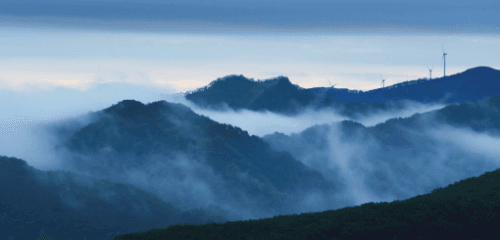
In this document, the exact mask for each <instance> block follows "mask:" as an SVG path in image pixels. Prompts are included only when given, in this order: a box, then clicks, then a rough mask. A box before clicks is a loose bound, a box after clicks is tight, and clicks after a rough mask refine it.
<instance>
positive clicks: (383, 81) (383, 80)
mask: <svg viewBox="0 0 500 240" xmlns="http://www.w3.org/2000/svg"><path fill="white" fill-rule="evenodd" d="M380 78H381V79H382V83H381V84H382V88H384V87H385V85H384V83H385V79H384V78H383V77H382V75H380Z"/></svg>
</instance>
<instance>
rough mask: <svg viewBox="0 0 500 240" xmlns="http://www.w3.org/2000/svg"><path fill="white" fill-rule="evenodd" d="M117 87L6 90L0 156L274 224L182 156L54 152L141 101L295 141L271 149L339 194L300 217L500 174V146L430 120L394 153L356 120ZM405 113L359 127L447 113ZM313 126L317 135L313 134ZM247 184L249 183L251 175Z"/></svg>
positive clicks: (413, 108) (312, 202) (315, 201)
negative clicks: (107, 114) (202, 102)
mask: <svg viewBox="0 0 500 240" xmlns="http://www.w3.org/2000/svg"><path fill="white" fill-rule="evenodd" d="M114 86H118V87H117V88H115V87H111V85H108V86H96V87H94V88H91V89H89V90H88V91H86V92H81V91H77V90H70V89H65V88H58V89H56V90H52V91H51V90H44V91H42V90H39V91H37V93H34V94H31V95H30V94H26V93H13V92H5V91H6V90H3V91H4V92H3V93H8V94H2V95H1V96H2V98H7V97H6V96H8V100H9V101H10V102H11V103H16V104H17V105H14V104H11V105H2V108H3V109H2V110H3V112H6V113H8V114H5V115H2V117H3V118H2V122H1V124H0V154H1V155H6V156H11V157H17V158H20V159H23V160H25V161H27V162H28V164H29V165H31V166H33V167H35V168H37V169H41V170H68V171H72V172H77V173H79V174H82V175H86V176H92V177H96V178H106V179H109V180H112V181H117V182H125V183H131V184H133V185H136V186H139V187H141V188H143V189H145V190H148V191H150V192H152V193H155V194H156V195H158V196H159V197H160V198H162V199H164V200H165V201H168V202H171V203H172V204H173V205H175V206H178V207H180V208H183V209H193V208H200V207H207V206H210V205H217V206H219V207H221V208H223V209H225V210H228V211H230V212H232V213H234V214H235V215H233V216H234V217H235V218H238V219H257V218H262V217H270V216H272V215H273V213H272V212H264V211H261V212H259V211H255V210H253V209H252V206H255V205H256V202H255V201H254V200H252V199H250V198H248V197H247V196H245V195H244V194H242V195H241V200H238V202H236V201H235V200H234V199H230V198H226V197H225V195H224V194H225V193H224V191H225V189H226V186H227V184H228V183H226V182H224V181H223V180H222V177H221V176H218V175H217V174H215V173H214V171H213V169H212V168H211V167H210V166H208V165H207V164H206V163H205V162H204V161H203V159H202V158H201V159H190V158H189V157H188V154H186V153H182V152H176V153H174V154H173V155H170V156H163V155H148V156H147V157H146V158H143V159H136V158H135V157H133V156H124V155H121V154H119V153H117V152H116V151H115V150H114V149H113V148H111V147H109V146H103V147H102V149H101V150H100V152H99V154H97V155H85V154H77V153H75V152H70V151H68V150H67V149H64V148H58V149H57V150H56V148H55V147H56V146H57V145H60V144H62V143H63V140H64V139H65V137H68V136H70V134H71V133H73V132H75V131H77V130H79V129H80V128H82V127H84V126H86V125H87V124H90V123H92V122H94V121H95V120H96V119H95V118H94V117H93V115H92V114H86V113H88V112H89V111H94V112H95V111H99V110H102V109H104V108H107V107H110V106H111V105H113V104H116V103H118V102H119V101H122V100H124V99H136V100H138V101H141V102H142V103H144V104H147V103H148V102H153V101H157V100H167V101H169V102H175V103H182V104H184V105H186V106H188V107H190V108H191V109H192V110H193V111H194V112H196V113H197V114H200V115H204V116H207V117H209V118H211V119H213V120H215V121H217V122H220V123H227V124H231V125H233V126H237V127H240V128H241V129H242V130H244V131H248V133H249V134H250V135H256V136H260V137H262V136H265V135H267V134H273V133H275V132H281V133H284V134H286V135H288V136H285V137H287V140H276V139H271V138H269V136H266V138H265V140H266V141H268V142H270V143H271V144H270V145H271V146H272V147H273V148H274V149H276V150H278V151H281V150H286V151H289V152H290V153H291V154H292V156H294V157H295V158H296V159H297V160H299V161H301V162H302V163H304V164H305V165H306V166H307V167H309V168H311V169H315V170H317V171H319V172H320V173H321V174H322V175H323V176H324V177H325V178H326V179H328V180H330V181H332V182H333V183H335V184H336V186H337V188H336V189H334V190H332V191H331V192H329V193H323V192H319V191H313V190H311V191H308V192H305V193H304V192H302V193H296V194H297V198H298V199H299V202H300V204H299V205H298V206H296V207H295V208H294V209H293V211H294V212H295V213H301V212H315V211H324V210H330V209H337V208H341V207H345V206H354V205H359V204H362V203H366V202H380V201H392V200H395V199H405V198H408V197H412V196H416V195H418V194H424V193H428V192H429V191H431V190H432V189H434V188H436V187H443V186H446V185H447V184H450V183H453V182H456V181H458V180H460V179H464V178H467V177H471V176H477V175H479V174H482V173H484V172H485V171H491V170H494V169H496V168H498V167H500V162H499V161H498V160H497V159H499V157H500V150H498V149H500V148H499V147H498V146H499V143H500V139H499V138H498V136H495V135H492V134H488V133H477V132H474V131H472V130H468V129H464V128H453V127H450V126H447V125H436V124H431V123H432V122H431V120H428V121H429V127H428V128H426V129H422V130H418V131H415V130H410V129H401V132H400V133H401V136H403V139H405V140H407V141H408V143H404V142H401V144H400V145H397V144H394V145H391V146H386V145H385V144H384V143H382V142H381V140H380V139H377V138H375V137H374V136H372V135H370V134H368V132H367V130H366V128H363V129H362V130H356V131H354V132H353V133H349V132H346V131H344V130H342V128H341V126H340V121H342V120H346V119H348V118H346V117H344V116H341V115H339V114H337V113H336V112H335V110H334V109H324V110H319V111H315V110H310V109H308V110H304V111H303V112H301V113H300V114H299V115H297V116H295V117H290V116H285V115H280V114H276V113H271V112H253V111H249V110H240V111H234V110H230V109H229V108H226V109H225V110H224V111H215V110H209V109H202V108H199V107H197V106H195V105H194V104H192V103H190V102H188V101H187V100H186V99H185V98H184V97H182V96H180V95H175V94H172V91H170V92H169V90H168V89H167V90H166V91H163V90H162V91H160V90H158V89H155V88H154V87H142V88H141V87H138V86H136V85H133V84H114ZM115 89H120V90H115ZM56 93H57V94H56ZM41 99H44V100H43V101H41ZM405 106H406V107H405V109H404V110H402V111H391V112H374V113H371V114H369V115H367V116H358V117H357V119H356V122H359V123H361V124H363V125H364V126H365V127H375V126H376V125H377V124H379V123H383V122H385V121H386V120H388V119H390V118H394V117H403V118H404V117H409V116H412V115H413V114H415V113H424V112H428V111H432V110H436V109H440V108H442V107H444V105H439V104H434V105H424V104H419V103H407V104H406V105H405ZM20 116H23V117H20ZM170 120H171V121H172V122H175V123H177V124H178V127H182V128H189V124H190V123H185V122H182V121H181V120H179V119H170ZM322 124H325V125H322ZM313 126H316V128H317V130H306V129H308V128H310V127H313ZM304 130H306V132H307V131H309V133H307V134H309V135H308V136H309V138H308V137H307V136H306V135H307V134H306V135H303V134H304V132H302V131H304ZM301 132H302V133H301ZM394 141H395V143H398V141H397V140H394ZM404 144H408V145H404ZM118 160H120V161H119V162H120V164H117V162H118ZM90 162H93V163H96V165H95V166H94V168H93V169H89V168H87V169H85V168H80V166H81V165H83V164H87V163H90ZM107 166H109V167H107ZM239 176H240V177H241V178H248V176H247V175H246V174H245V173H244V172H241V173H240V174H239ZM254 180H255V181H257V180H256V179H254ZM256 184H257V183H256ZM109 194H112V193H109ZM105 196H106V194H103V197H105ZM68 204H70V205H71V204H73V205H74V204H76V203H70V202H68ZM75 206H76V205H75ZM239 206H240V207H239ZM241 206H248V207H241Z"/></svg>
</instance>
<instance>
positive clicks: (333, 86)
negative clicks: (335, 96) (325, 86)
mask: <svg viewBox="0 0 500 240" xmlns="http://www.w3.org/2000/svg"><path fill="white" fill-rule="evenodd" d="M326 79H328V78H326ZM328 83H329V84H330V87H331V88H335V85H337V83H335V84H333V85H332V83H331V82H330V79H328Z"/></svg>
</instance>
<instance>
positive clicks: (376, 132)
mask: <svg viewBox="0 0 500 240" xmlns="http://www.w3.org/2000/svg"><path fill="white" fill-rule="evenodd" d="M499 103H500V97H491V98H488V99H486V100H484V101H481V102H476V103H462V104H460V105H450V106H447V107H445V108H443V109H440V110H436V111H431V112H427V113H423V114H415V115H413V116H412V117H409V118H396V119H390V120H388V121H386V122H385V123H382V124H378V125H376V126H373V127H365V126H363V125H361V124H359V123H356V122H353V121H342V122H336V123H332V124H324V125H316V126H313V127H311V128H308V129H306V130H304V131H302V132H300V133H293V134H291V135H285V134H281V133H274V134H271V135H266V136H264V139H265V140H266V141H267V142H268V143H269V144H270V145H271V146H272V147H273V149H275V150H277V151H286V152H289V153H290V154H291V155H292V156H294V157H295V158H297V159H298V160H300V161H301V162H303V163H304V164H305V165H307V166H309V167H311V168H313V169H316V170H318V171H320V172H321V173H322V174H323V175H324V176H325V177H326V178H328V179H330V180H332V181H337V182H345V184H346V186H347V188H346V189H347V191H345V192H343V194H344V195H347V196H351V197H352V199H353V200H354V201H357V202H360V203H361V202H366V200H369V201H379V200H380V201H388V200H393V199H405V198H409V197H412V196H416V195H419V194H425V193H427V192H429V191H430V190H432V189H434V188H437V187H442V186H445V185H447V184H450V183H452V182H455V181H458V180H460V179H465V178H468V177H470V176H474V175H478V174H482V173H484V172H485V171H491V170H493V169H497V168H498V167H500V161H498V159H500V150H499V149H500V148H498V146H500V134H499V133H500V118H499V116H500V104H499ZM340 195H341V194H339V196H340Z"/></svg>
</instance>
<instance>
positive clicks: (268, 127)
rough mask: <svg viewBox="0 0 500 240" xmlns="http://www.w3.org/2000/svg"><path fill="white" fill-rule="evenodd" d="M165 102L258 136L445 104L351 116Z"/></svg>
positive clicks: (375, 119)
mask: <svg viewBox="0 0 500 240" xmlns="http://www.w3.org/2000/svg"><path fill="white" fill-rule="evenodd" d="M164 99H165V100H166V101H168V102H175V103H181V104H183V105H185V106H188V107H189V108H191V109H192V110H193V111H194V112H195V113H197V114H200V115H204V116H207V117H209V118H210V119H212V120H214V121H217V122H219V123H226V124H231V125H233V126H237V127H240V128H241V129H243V130H245V131H248V133H249V134H250V135H256V136H259V137H262V136H264V135H266V134H271V133H274V132H280V133H284V134H291V133H297V132H301V131H303V130H305V129H306V128H308V127H311V126H314V125H317V124H330V123H333V122H340V121H342V120H355V121H357V122H359V123H361V124H363V125H365V126H367V127H370V126H374V125H376V124H379V123H382V122H385V121H387V120H388V119H391V118H396V117H403V118H404V117H410V116H412V115H413V114H415V113H424V112H428V111H433V110H437V109H441V108H443V107H445V105H444V104H423V103H418V102H412V101H407V102H404V107H403V110H399V111H396V110H391V111H377V112H372V113H371V114H368V115H361V114H358V115H357V116H356V117H355V119H350V118H348V117H346V116H342V115H341V114H339V113H338V112H337V110H336V109H332V108H326V109H321V110H314V109H312V108H308V109H304V110H302V111H301V112H300V113H299V114H297V115H296V116H287V115H283V114H279V113H273V112H269V111H262V112H256V111H251V110H238V111H235V110H233V109H231V108H229V107H227V105H226V106H225V107H222V108H220V109H218V110H212V109H207V108H202V107H199V106H198V105H196V104H194V103H192V102H191V101H189V100H186V99H185V98H184V97H183V96H181V95H165V96H164Z"/></svg>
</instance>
